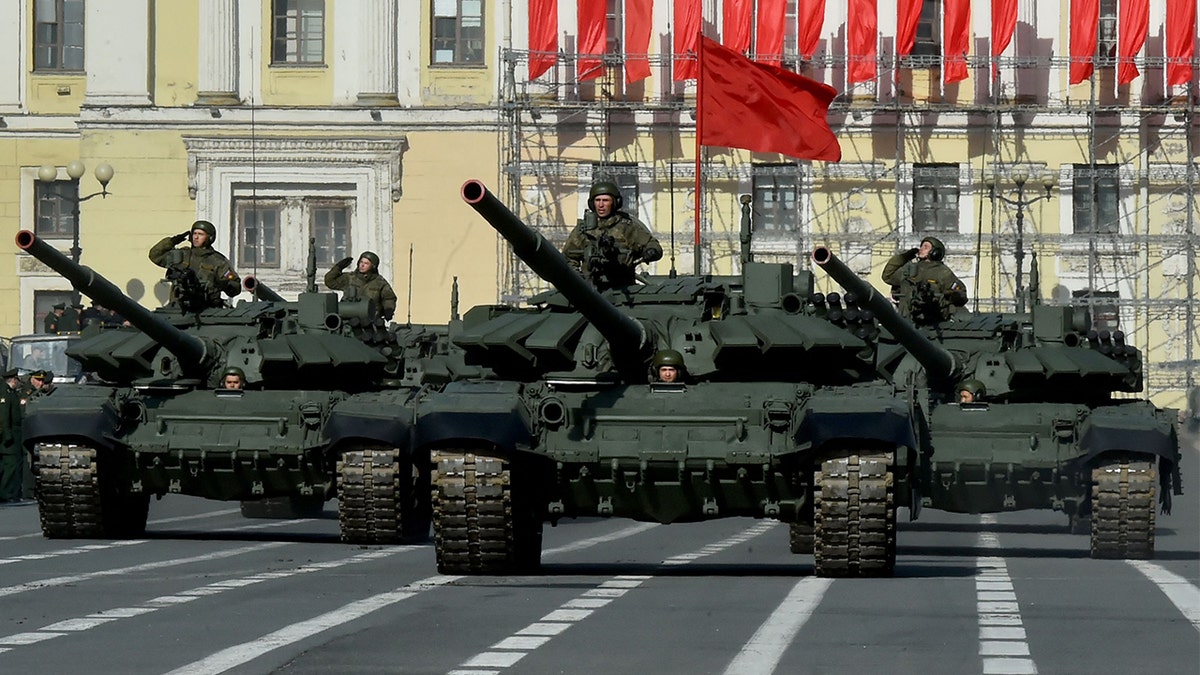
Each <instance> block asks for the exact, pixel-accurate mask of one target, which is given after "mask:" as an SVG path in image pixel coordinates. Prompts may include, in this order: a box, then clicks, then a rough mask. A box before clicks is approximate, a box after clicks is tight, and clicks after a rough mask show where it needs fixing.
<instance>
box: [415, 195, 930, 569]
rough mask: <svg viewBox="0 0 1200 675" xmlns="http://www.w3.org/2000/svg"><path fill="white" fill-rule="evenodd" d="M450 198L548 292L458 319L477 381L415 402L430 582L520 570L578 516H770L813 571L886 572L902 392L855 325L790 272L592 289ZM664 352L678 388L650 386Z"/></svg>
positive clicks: (488, 203) (899, 463) (505, 214)
mask: <svg viewBox="0 0 1200 675" xmlns="http://www.w3.org/2000/svg"><path fill="white" fill-rule="evenodd" d="M462 197H463V199H464V200H465V201H466V202H467V203H468V204H469V205H470V206H472V207H473V208H474V209H475V210H476V211H477V212H478V213H479V214H480V215H482V216H483V218H484V219H485V220H486V221H488V222H489V223H490V224H491V225H492V226H493V227H494V228H495V229H496V230H497V231H498V232H499V233H500V234H501V235H502V236H503V237H504V238H505V239H506V240H507V241H508V242H509V243H510V244H511V246H512V249H513V251H514V252H515V253H516V255H518V256H519V257H520V258H521V259H522V260H523V261H524V262H525V263H526V264H527V265H528V266H529V267H530V268H531V269H532V270H533V271H534V272H535V273H537V274H538V275H539V276H540V277H541V278H542V279H544V280H546V281H547V282H549V283H550V284H551V285H552V286H553V287H554V288H553V290H550V291H547V292H545V293H541V294H539V295H537V296H535V297H532V298H530V299H529V300H528V302H527V303H526V304H525V305H522V306H511V305H484V306H477V307H474V308H472V309H470V310H469V311H467V312H466V314H465V315H464V317H463V321H462V328H461V331H459V332H458V333H457V334H456V335H455V336H454V338H453V343H454V345H455V346H456V347H457V348H458V349H461V350H462V351H463V354H464V360H465V362H466V363H469V364H475V365H477V366H479V367H481V368H485V369H486V370H487V371H488V372H489V373H491V374H492V377H491V378H490V379H486V380H478V379H461V380H458V381H454V382H451V383H449V384H448V385H447V386H446V387H445V388H444V390H442V391H440V392H438V393H436V394H434V395H431V396H428V397H425V398H423V399H422V401H421V402H420V403H419V404H418V406H417V420H416V427H415V438H416V441H415V442H416V443H417V445H418V447H428V448H430V451H431V460H432V462H433V464H434V470H433V484H434V487H433V510H434V516H433V520H434V533H435V548H436V555H437V563H438V568H439V570H441V571H442V572H443V573H453V574H488V573H509V572H522V573H528V572H533V571H535V570H536V569H537V568H538V565H539V561H540V552H541V532H542V527H543V524H544V523H546V522H550V523H556V522H558V521H559V520H560V519H563V518H575V517H585V516H586V517H597V516H598V517H603V518H629V519H635V520H641V521H650V522H658V523H683V522H693V521H702V520H709V519H715V518H725V517H751V518H772V519H777V520H780V521H783V522H786V523H788V524H789V530H790V535H791V544H792V550H793V551H796V552H798V553H808V552H811V553H813V554H814V557H815V561H816V569H817V573H818V574H821V575H823V576H878V575H886V574H889V573H890V572H891V570H892V567H893V565H894V561H895V510H894V501H895V495H894V485H895V484H896V481H894V480H893V477H894V475H895V474H896V473H897V472H899V473H903V472H905V471H907V467H908V465H909V461H910V456H911V454H912V452H914V451H915V450H916V447H917V442H916V437H915V432H914V425H913V419H912V417H911V411H912V401H911V399H910V396H909V393H908V392H904V391H898V390H896V389H895V388H894V387H893V386H892V385H891V384H890V383H887V382H885V381H883V380H882V379H881V378H879V377H878V375H877V374H876V372H875V370H876V363H875V357H876V349H875V347H874V344H875V342H874V341H875V337H876V336H877V331H876V330H875V328H874V322H873V321H872V320H871V319H870V316H869V315H868V314H865V313H863V312H857V311H848V309H847V308H846V306H845V305H844V304H843V303H842V299H841V298H839V297H837V296H836V294H835V295H831V296H824V295H820V294H816V293H814V292H813V276H812V274H811V273H810V272H807V271H802V272H798V273H797V272H796V271H795V270H793V268H792V266H791V265H787V264H765V263H756V262H752V261H747V262H746V264H745V265H744V266H743V271H742V274H740V275H738V276H729V277H720V276H703V277H694V276H680V277H676V276H673V275H672V276H664V277H650V278H648V279H645V283H638V284H635V285H632V286H628V287H618V288H612V289H608V290H604V291H599V290H597V289H596V288H595V287H593V286H592V285H591V284H589V283H588V281H587V280H586V279H584V277H583V276H582V275H581V274H580V273H578V272H576V271H574V270H573V269H572V268H571V267H570V265H569V264H568V262H567V261H566V259H565V258H564V257H563V256H562V254H561V253H559V251H557V250H556V249H555V248H554V247H553V246H551V245H550V244H549V243H548V242H547V241H546V240H545V239H544V238H543V237H542V236H541V235H540V234H539V233H538V232H536V231H534V230H533V229H531V228H529V227H528V226H526V225H525V224H524V223H522V222H521V221H520V220H519V219H518V218H517V217H516V216H515V215H514V214H513V213H512V212H511V211H510V210H509V209H508V208H507V207H505V206H504V205H503V204H502V203H500V202H499V200H497V199H496V198H495V197H494V196H493V195H492V194H491V193H490V192H489V191H488V190H487V189H486V187H484V185H483V184H482V183H480V182H478V181H468V182H467V183H465V184H464V185H463V188H462ZM743 219H744V227H748V226H749V204H748V203H743ZM599 267H602V266H601V265H585V269H587V268H593V269H595V268H599ZM667 349H671V350H675V351H676V352H678V353H679V355H681V356H682V359H683V361H684V368H683V369H682V370H683V373H684V377H683V378H682V381H680V382H673V383H668V382H657V381H654V378H653V377H652V372H651V368H650V366H651V364H652V361H653V358H654V357H655V354H656V353H658V352H659V351H660V350H667Z"/></svg>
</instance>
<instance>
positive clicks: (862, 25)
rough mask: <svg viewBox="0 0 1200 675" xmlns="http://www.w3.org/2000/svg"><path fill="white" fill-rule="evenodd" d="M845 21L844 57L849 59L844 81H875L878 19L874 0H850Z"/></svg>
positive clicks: (852, 82) (851, 82)
mask: <svg viewBox="0 0 1200 675" xmlns="http://www.w3.org/2000/svg"><path fill="white" fill-rule="evenodd" d="M849 9H850V14H849V18H848V19H847V20H846V24H847V25H846V55H847V56H849V57H850V66H849V68H847V73H846V80H847V81H848V82H850V84H854V83H856V82H868V81H870V80H873V79H875V54H876V44H877V43H878V42H879V38H878V35H877V32H878V25H879V19H878V17H877V16H876V14H875V0H850V5H849Z"/></svg>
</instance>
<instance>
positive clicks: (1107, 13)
mask: <svg viewBox="0 0 1200 675" xmlns="http://www.w3.org/2000/svg"><path fill="white" fill-rule="evenodd" d="M1118 11H1119V10H1118V8H1117V0H1100V17H1099V20H1098V22H1097V26H1096V66H1097V67H1100V68H1112V67H1114V66H1116V65H1117V44H1118V38H1117V21H1118V19H1117V14H1118Z"/></svg>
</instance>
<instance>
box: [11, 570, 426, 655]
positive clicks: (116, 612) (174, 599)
mask: <svg viewBox="0 0 1200 675" xmlns="http://www.w3.org/2000/svg"><path fill="white" fill-rule="evenodd" d="M416 550H424V547H421V546H394V547H388V548H384V549H378V550H371V551H367V552H365V553H359V554H358V555H354V556H351V557H349V558H343V559H341V560H335V561H331V562H332V563H333V565H334V566H336V567H341V566H344V565H353V564H356V563H362V562H369V561H373V560H378V559H380V558H385V557H388V556H392V555H395V554H397V553H403V552H406V551H416ZM329 567H330V563H329V562H326V563H320V564H313V565H303V566H301V567H297V568H295V569H291V570H287V571H282V572H281V571H272V572H260V573H258V574H253V575H251V576H248V577H242V578H240V579H234V580H227V581H218V582H214V583H211V584H207V585H204V586H200V587H198V588H194V589H192V590H191V591H182V592H180V593H175V594H172V595H162V596H159V597H157V598H151V599H149V600H146V601H145V602H143V603H142V604H141V605H140V606H134V607H117V608H115V609H109V610H105V611H102V612H96V613H94V614H89V615H88V616H85V617H80V618H76V619H66V620H64V621H59V622H57V623H52V624H50V625H48V626H43V627H41V628H39V629H38V630H35V631H29V632H27V633H17V634H15V635H8V636H4V637H0V646H2V647H8V648H12V647H19V646H23V645H28V644H34V643H37V642H44V641H46V640H49V639H52V638H56V637H62V636H63V635H67V634H69V633H78V632H79V631H84V630H88V629H90V628H95V627H96V626H101V625H105V624H108V623H112V622H113V621H117V620H120V619H128V618H131V617H135V616H141V615H143V614H149V613H150V612H154V611H157V610H160V609H163V608H165V607H172V606H175V605H181V604H184V603H187V602H191V601H193V600H196V599H199V598H202V597H207V596H209V595H215V594H217V593H223V592H225V591H229V590H233V589H235V588H242V587H243V586H249V585H251V584H257V583H263V582H266V581H274V580H276V579H282V578H285V577H294V576H299V575H301V574H308V573H310V572H322V571H325V570H327V569H329ZM231 581H234V582H237V583H230V582H231Z"/></svg>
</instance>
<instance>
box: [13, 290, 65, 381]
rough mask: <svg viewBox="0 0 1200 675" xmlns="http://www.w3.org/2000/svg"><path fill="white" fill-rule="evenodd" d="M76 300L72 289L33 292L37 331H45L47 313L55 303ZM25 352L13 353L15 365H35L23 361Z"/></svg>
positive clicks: (34, 322) (34, 319) (34, 321)
mask: <svg viewBox="0 0 1200 675" xmlns="http://www.w3.org/2000/svg"><path fill="white" fill-rule="evenodd" d="M73 302H75V294H74V293H72V292H71V291H34V292H33V325H34V326H35V327H36V329H35V331H34V332H36V333H42V332H44V331H45V326H46V315H47V314H49V313H50V312H51V311H52V310H53V309H54V306H55V305H58V304H63V305H69V304H71V303H73ZM22 356H25V355H23V354H13V363H12V366H13V367H18V366H20V367H33V366H32V364H30V365H29V366H25V365H24V364H23V363H22V358H21V357H22Z"/></svg>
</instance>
